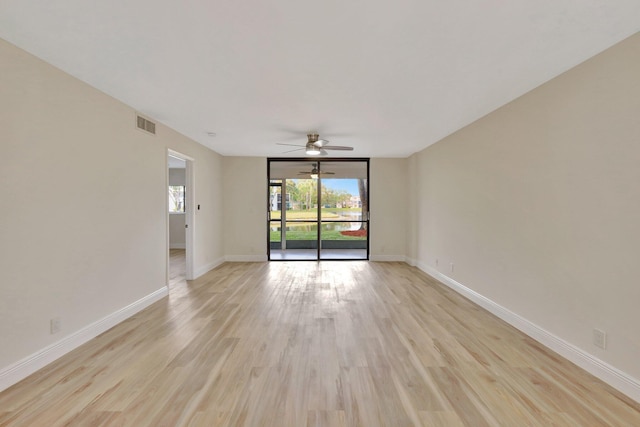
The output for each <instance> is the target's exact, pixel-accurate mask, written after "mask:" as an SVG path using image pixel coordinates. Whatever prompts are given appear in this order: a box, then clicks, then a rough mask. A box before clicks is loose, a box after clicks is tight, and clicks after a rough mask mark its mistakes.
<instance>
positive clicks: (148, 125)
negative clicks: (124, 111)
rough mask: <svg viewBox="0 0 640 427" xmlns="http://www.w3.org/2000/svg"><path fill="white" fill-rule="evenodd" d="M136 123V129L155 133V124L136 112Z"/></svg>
mask: <svg viewBox="0 0 640 427" xmlns="http://www.w3.org/2000/svg"><path fill="white" fill-rule="evenodd" d="M136 124H137V126H138V129H140V130H143V131H145V132H148V133H150V134H153V135H155V134H156V124H155V123H153V122H152V121H151V120H148V119H145V118H144V117H142V116H140V115H139V114H136Z"/></svg>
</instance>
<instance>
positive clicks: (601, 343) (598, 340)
mask: <svg viewBox="0 0 640 427" xmlns="http://www.w3.org/2000/svg"><path fill="white" fill-rule="evenodd" d="M593 345H595V346H596V347H600V348H601V349H603V350H606V348H607V333H606V332H605V331H601V330H600V329H594V330H593Z"/></svg>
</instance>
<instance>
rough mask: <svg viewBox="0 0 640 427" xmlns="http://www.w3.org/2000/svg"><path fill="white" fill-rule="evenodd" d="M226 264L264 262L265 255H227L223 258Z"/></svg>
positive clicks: (265, 259)
mask: <svg viewBox="0 0 640 427" xmlns="http://www.w3.org/2000/svg"><path fill="white" fill-rule="evenodd" d="M224 259H225V261H227V262H266V261H268V259H267V256H266V255H227V256H226V257H224Z"/></svg>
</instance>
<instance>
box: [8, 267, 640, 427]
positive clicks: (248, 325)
mask: <svg viewBox="0 0 640 427" xmlns="http://www.w3.org/2000/svg"><path fill="white" fill-rule="evenodd" d="M0 425H2V426H47V427H48V426H107V425H109V426H135V427H140V426H207V427H209V426H366V427H373V426H393V427H399V426H412V425H415V426H419V425H425V426H447V427H451V426H474V427H477V426H517V427H519V426H571V427H575V426H640V405H638V404H636V403H634V402H632V401H631V400H629V399H627V398H625V397H624V396H622V395H620V394H619V393H617V392H615V391H613V390H612V389H611V388H610V387H608V386H606V385H605V384H603V383H602V382H600V381H599V380H597V379H595V378H594V377H592V376H590V375H589V374H587V373H585V372H584V371H582V370H581V369H579V368H577V367H575V366H574V365H572V364H571V363H569V362H567V361H565V360H563V359H562V358H560V357H559V356H557V355H555V354H553V353H551V352H549V351H548V350H546V349H545V348H543V347H542V346H541V345H539V344H537V343H536V342H534V341H532V340H531V339H529V338H527V337H526V336H524V335H522V334H521V333H519V332H518V331H516V330H515V329H513V328H512V327H510V326H508V325H507V324H505V323H503V322H502V321H500V320H498V319H496V318H495V317H493V316H492V315H490V314H488V313H487V312H486V311H484V310H482V309H481V308H479V307H477V306H476V305H474V304H472V303H470V302H469V301H467V300H465V299H464V298H462V297H460V296H459V295H457V294H455V293H454V292H453V291H451V290H449V289H448V288H446V287H444V286H443V285H441V284H439V283H438V282H436V281H435V280H434V279H432V278H430V277H428V276H427V275H425V274H423V273H422V272H420V271H419V270H417V269H415V268H412V267H409V266H407V265H406V264H402V263H375V262H365V261H362V262H360V261H358V262H274V263H228V264H224V265H222V266H220V267H218V268H217V269H215V270H213V271H211V272H209V273H208V274H206V275H205V276H203V277H201V278H200V279H198V280H196V281H193V282H189V283H186V282H184V281H182V282H176V283H174V284H173V286H172V288H171V292H170V296H169V297H168V298H166V299H164V300H162V301H159V302H158V303H156V304H154V305H153V306H151V307H149V308H148V309H146V310H144V311H143V312H141V313H139V314H138V315H136V316H134V317H133V318H130V319H128V320H126V321H125V322H123V323H121V324H120V325H118V326H116V327H114V328H113V329H111V330H109V331H107V332H105V333H104V334H102V335H100V336H99V337H97V338H96V339H94V340H92V341H90V342H89V343H87V344H85V345H84V346H82V347H80V348H78V349H77V350H76V351H74V352H72V353H70V354H68V355H66V356H64V357H63V358H61V359H60V360H58V361H56V362H55V363H53V364H51V365H49V366H48V367H46V368H44V369H43V370H41V371H40V372H38V373H36V374H34V375H32V376H31V377H29V378H27V379H25V380H24V381H22V382H21V383H19V384H17V385H15V386H14V387H12V388H10V389H8V390H6V391H5V392H3V393H0Z"/></svg>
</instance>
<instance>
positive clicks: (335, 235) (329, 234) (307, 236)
mask: <svg viewBox="0 0 640 427" xmlns="http://www.w3.org/2000/svg"><path fill="white" fill-rule="evenodd" d="M269 234H270V236H269V238H270V240H271V241H272V242H279V241H280V231H271V232H270V233H269ZM317 238H318V232H317V231H315V230H313V231H287V240H316V239H317ZM366 239H367V238H366V237H357V236H343V235H342V234H340V232H339V231H335V230H331V231H323V232H322V240H366Z"/></svg>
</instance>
